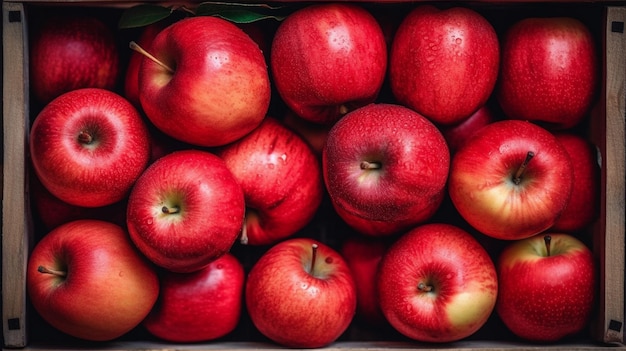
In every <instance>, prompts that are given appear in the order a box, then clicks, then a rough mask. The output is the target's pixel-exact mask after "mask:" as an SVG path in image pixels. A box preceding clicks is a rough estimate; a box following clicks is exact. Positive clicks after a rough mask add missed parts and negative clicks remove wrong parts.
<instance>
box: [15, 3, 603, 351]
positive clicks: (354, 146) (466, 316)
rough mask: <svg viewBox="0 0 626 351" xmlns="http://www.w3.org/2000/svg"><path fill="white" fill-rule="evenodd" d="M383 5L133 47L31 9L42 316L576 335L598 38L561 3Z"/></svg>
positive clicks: (168, 24)
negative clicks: (528, 13) (34, 14)
mask: <svg viewBox="0 0 626 351" xmlns="http://www.w3.org/2000/svg"><path fill="white" fill-rule="evenodd" d="M390 6H392V5H390ZM382 8H384V6H383V7H382ZM403 8H404V7H403ZM371 9H372V8H370V7H367V6H364V5H359V4H350V3H318V4H313V5H302V6H296V5H293V11H292V12H290V13H289V14H288V15H287V16H286V18H284V19H283V20H282V21H280V22H278V23H277V24H276V26H274V27H273V26H271V25H266V24H265V25H264V24H263V23H252V24H245V25H244V24H236V23H233V22H231V21H228V20H226V19H224V18H221V17H218V16H193V15H187V16H183V17H184V18H177V19H175V20H172V19H170V20H169V21H168V20H164V21H160V22H156V23H153V24H150V25H148V26H146V27H145V28H143V29H142V35H141V36H140V37H138V38H137V39H136V42H134V41H133V42H132V43H131V44H130V47H131V48H132V49H134V51H131V50H130V49H129V48H126V50H128V52H127V53H126V54H121V50H122V49H121V48H120V45H119V43H118V40H117V38H116V36H117V35H118V34H117V33H115V31H114V30H112V29H111V28H109V27H107V25H105V24H103V23H102V22H100V21H99V19H98V18H87V16H84V15H83V16H81V15H80V14H79V15H73V14H72V15H68V16H65V17H61V16H58V17H56V16H51V17H53V18H51V19H50V20H49V21H45V22H42V23H38V24H37V27H34V28H35V29H34V30H33V33H32V35H31V42H30V65H31V67H30V78H31V85H30V86H31V92H32V97H33V99H34V101H36V103H37V104H40V105H41V109H39V110H38V111H37V113H36V116H35V118H34V120H33V123H32V126H31V130H30V136H29V147H30V154H29V155H30V161H32V173H31V174H30V177H31V184H32V185H31V191H30V200H31V202H32V204H33V212H34V218H35V220H36V223H37V233H38V238H37V242H36V245H35V247H34V249H33V251H32V253H31V254H30V256H29V262H28V267H27V288H28V293H29V296H30V301H31V303H32V305H33V307H34V308H35V310H36V311H37V312H38V314H39V315H40V316H41V317H42V318H43V319H44V320H45V321H46V322H48V323H49V324H50V325H52V326H53V327H54V328H56V329H58V330H59V331H61V332H63V333H65V334H68V335H71V336H73V337H76V338H80V339H85V340H93V341H106V340H113V339H116V338H120V337H122V336H123V335H125V334H127V333H129V332H130V331H131V330H134V329H135V328H138V327H141V328H145V330H147V331H148V332H149V333H150V334H152V335H154V336H155V337H157V338H159V339H162V340H166V341H170V342H181V343H186V342H205V341H210V340H218V339H220V338H223V337H224V336H226V335H228V334H229V333H232V332H233V330H235V329H236V328H237V326H238V324H239V323H241V320H242V315H243V314H244V313H245V314H247V316H248V317H249V318H250V320H251V322H252V324H253V325H254V327H255V328H256V330H258V332H259V333H260V334H262V335H263V336H264V337H266V338H267V339H268V340H271V341H272V342H275V343H277V344H279V345H282V346H287V347H295V348H314V347H324V346H327V345H329V344H331V343H333V342H334V341H336V340H338V339H339V338H340V337H341V336H342V335H343V334H344V333H345V332H346V330H347V329H348V327H349V326H350V325H351V324H352V323H353V322H355V321H356V320H357V319H358V320H360V321H365V323H367V324H369V325H373V326H381V325H388V326H390V327H391V328H393V330H395V331H397V332H398V333H399V334H401V335H403V336H404V337H406V338H407V339H410V340H416V341H421V342H435V343H442V342H452V341H457V340H461V339H464V338H467V337H469V336H471V335H473V334H474V333H476V332H477V331H478V330H479V329H481V328H482V327H483V326H484V325H485V323H486V321H487V320H488V319H489V318H491V316H492V315H497V317H498V318H499V319H500V320H501V321H502V322H503V323H504V325H505V326H506V328H508V329H509V330H510V331H511V332H512V333H513V334H514V335H516V336H517V337H519V338H521V339H523V340H530V341H535V342H554V341H559V340H563V339H564V338H567V337H571V336H573V335H577V334H578V333H580V332H582V331H583V330H584V328H585V327H586V326H587V325H588V323H589V320H590V318H591V317H592V313H593V309H594V303H593V301H594V296H595V294H596V291H597V289H598V287H597V276H596V267H595V261H594V258H593V257H592V253H591V251H590V249H589V248H588V247H587V246H586V244H585V243H584V241H585V239H584V238H582V237H581V236H582V234H583V233H585V232H586V231H587V230H588V228H589V226H590V225H592V224H593V222H594V221H595V220H596V219H597V216H598V192H599V178H598V176H599V166H598V161H597V156H596V150H595V148H594V146H593V145H592V144H591V143H590V142H589V140H587V139H585V138H584V134H583V133H581V132H580V130H581V129H584V123H587V122H586V121H588V118H590V110H591V109H592V107H593V104H594V102H595V99H596V94H597V89H598V86H599V84H598V83H599V82H598V80H599V67H598V65H599V63H598V58H597V51H596V50H597V48H596V44H595V38H594V36H593V35H592V34H591V32H590V31H589V29H588V28H587V27H586V26H585V24H583V22H581V21H580V20H578V19H575V18H571V17H544V18H539V17H533V18H524V19H521V20H519V21H517V22H516V23H511V24H510V26H509V27H508V28H507V30H506V32H505V33H497V32H496V30H495V29H494V26H493V25H492V24H491V23H490V22H489V20H488V19H487V18H486V17H485V16H483V15H482V14H481V13H480V12H479V10H478V9H472V8H469V7H467V8H465V7H448V8H437V7H435V6H433V5H426V4H419V5H417V4H415V5H412V7H411V8H410V11H408V12H407V13H406V14H404V13H395V14H394V15H390V13H391V12H385V11H380V12H376V11H372V10H371ZM188 12H192V11H187V12H185V13H187V14H188ZM272 21H273V20H272ZM261 22H262V21H261ZM268 28H273V29H275V30H268ZM120 81H123V84H120ZM121 85H123V88H120V87H121ZM581 126H583V127H582V128H581ZM328 213H330V215H328ZM330 234H332V235H333V236H334V237H333V238H332V239H329V235H330ZM494 242H496V243H498V245H496V246H497V247H498V249H497V250H493V249H492V248H491V247H490V245H488V244H487V243H494ZM500 247H501V248H502V249H500ZM248 248H256V251H254V252H256V255H252V257H253V258H251V256H248V257H244V256H245V255H243V254H245V253H250V252H251V251H248V250H247V249H248ZM249 260H252V261H251V262H250V265H249V266H248V265H246V264H244V263H243V262H244V261H249Z"/></svg>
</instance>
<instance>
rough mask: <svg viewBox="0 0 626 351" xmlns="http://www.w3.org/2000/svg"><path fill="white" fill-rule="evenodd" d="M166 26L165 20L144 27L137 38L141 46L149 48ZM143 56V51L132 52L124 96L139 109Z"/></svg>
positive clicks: (125, 80) (125, 77) (127, 69)
mask: <svg viewBox="0 0 626 351" xmlns="http://www.w3.org/2000/svg"><path fill="white" fill-rule="evenodd" d="M164 27H165V25H164V24H163V22H156V23H153V24H150V25H148V26H146V27H144V28H143V30H142V31H141V34H140V36H139V39H138V40H137V44H139V45H140V46H141V47H144V48H149V47H150V44H152V40H154V37H156V35H157V34H159V32H160V31H161V30H163V28H164ZM143 58H144V55H142V54H141V53H139V52H132V53H131V54H130V57H129V59H128V64H127V65H126V74H125V76H124V97H126V99H128V101H130V102H131V103H132V104H133V105H135V107H137V108H138V109H141V102H140V101H139V68H140V67H141V61H143Z"/></svg>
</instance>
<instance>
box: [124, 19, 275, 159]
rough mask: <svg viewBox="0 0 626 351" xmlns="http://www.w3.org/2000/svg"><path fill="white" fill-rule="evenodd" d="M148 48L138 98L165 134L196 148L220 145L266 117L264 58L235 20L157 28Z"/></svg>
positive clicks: (185, 22)
mask: <svg viewBox="0 0 626 351" xmlns="http://www.w3.org/2000/svg"><path fill="white" fill-rule="evenodd" d="M133 47H135V48H136V49H138V48H137V46H136V45H133ZM138 50H140V52H145V50H144V51H141V49H138ZM149 51H150V53H149V55H147V56H146V57H145V58H144V59H143V61H142V64H141V67H140V70H139V100H140V102H141V106H142V107H143V110H144V112H145V114H146V115H147V117H148V119H150V121H152V123H153V124H154V125H155V126H156V127H157V128H159V129H160V130H162V131H163V132H164V133H166V134H168V135H170V136H172V137H174V138H176V139H178V140H181V141H183V142H186V143H189V144H193V145H196V146H202V147H212V146H220V145H225V144H227V143H230V142H232V141H235V140H237V139H239V138H241V137H242V136H244V135H246V134H248V133H249V132H250V131H252V129H254V128H255V127H256V126H258V125H259V124H260V123H261V121H262V120H263V118H264V117H265V114H266V112H267V110H268V108H269V102H270V92H271V88H270V81H269V73H268V69H267V65H266V62H265V58H264V57H263V53H262V52H261V50H259V47H258V46H257V44H256V43H255V42H254V41H253V40H252V39H251V38H250V37H249V36H248V35H247V34H246V33H245V32H243V30H241V29H240V28H238V27H237V26H236V25H235V24H234V23H231V22H228V21H226V20H224V19H221V18H218V17H214V16H198V17H189V18H185V19H182V20H180V21H177V22H175V23H173V24H171V25H169V26H168V27H166V28H165V29H163V30H162V31H161V32H159V34H157V36H156V37H155V38H154V39H153V41H152V45H150V49H149ZM149 57H152V58H153V59H151V58H149Z"/></svg>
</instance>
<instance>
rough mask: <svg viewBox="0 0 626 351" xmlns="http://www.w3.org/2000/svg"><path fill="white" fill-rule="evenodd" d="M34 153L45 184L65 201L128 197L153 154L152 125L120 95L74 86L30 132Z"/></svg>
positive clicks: (100, 202) (92, 203)
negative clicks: (151, 145)
mask: <svg viewBox="0 0 626 351" xmlns="http://www.w3.org/2000/svg"><path fill="white" fill-rule="evenodd" d="M30 156H31V159H32V164H33V167H34V170H35V174H36V175H37V177H38V178H39V180H41V183H42V184H43V185H44V186H45V187H46V189H48V190H49V191H50V193H52V194H53V195H54V196H56V197H58V198H59V199H61V200H62V201H65V202H67V203H69V204H72V205H76V206H82V207H100V206H106V205H110V204H113V203H116V202H118V201H120V200H122V199H124V198H125V197H127V196H128V193H129V192H130V189H131V187H132V186H133V184H134V183H135V181H136V180H137V178H139V176H140V175H141V173H142V172H143V171H144V169H145V168H146V167H147V165H148V162H149V158H150V141H149V135H148V129H147V127H146V125H145V123H144V121H143V120H142V117H141V115H140V114H139V112H137V110H136V109H135V107H133V105H132V104H131V103H130V102H128V100H126V99H124V98H123V97H122V96H120V95H118V94H116V93H114V92H111V91H109V90H105V89H100V88H83V89H77V90H73V91H70V92H67V93H64V94H63V95H61V96H59V97H57V98H56V99H54V100H53V101H51V102H50V103H49V104H47V105H46V106H45V107H44V108H43V110H41V112H39V114H38V115H37V117H36V118H35V121H34V122H33V125H32V128H31V131H30Z"/></svg>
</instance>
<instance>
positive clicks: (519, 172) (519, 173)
mask: <svg viewBox="0 0 626 351" xmlns="http://www.w3.org/2000/svg"><path fill="white" fill-rule="evenodd" d="M533 157H535V153H534V152H532V151H528V153H527V154H526V158H525V159H524V162H522V164H521V165H520V166H519V168H518V169H517V172H516V173H515V177H513V183H515V184H516V185H519V183H521V182H522V176H523V175H524V172H525V171H526V167H527V166H528V163H529V162H530V160H531V159H532V158H533Z"/></svg>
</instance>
